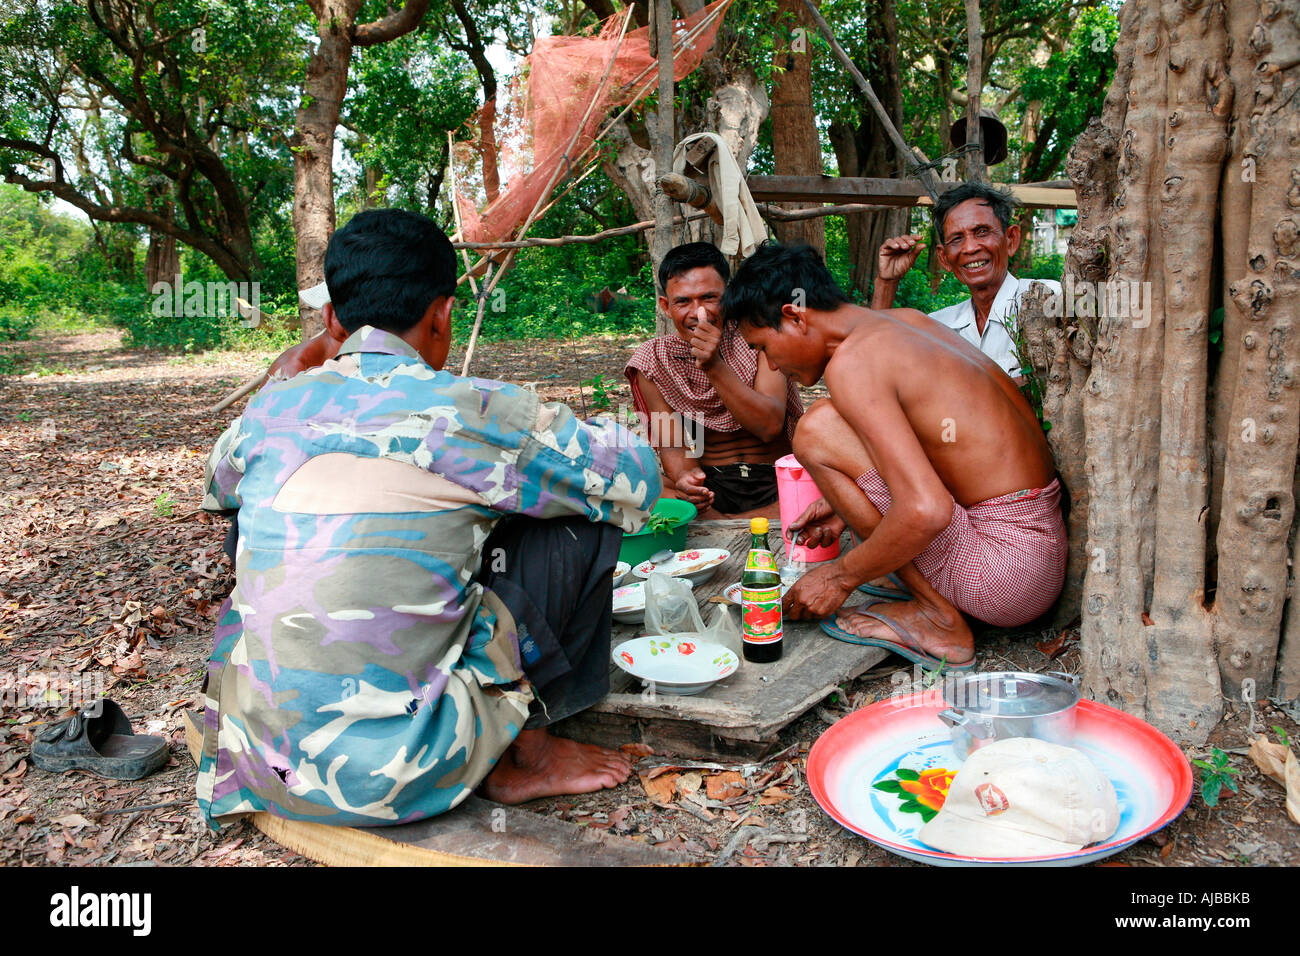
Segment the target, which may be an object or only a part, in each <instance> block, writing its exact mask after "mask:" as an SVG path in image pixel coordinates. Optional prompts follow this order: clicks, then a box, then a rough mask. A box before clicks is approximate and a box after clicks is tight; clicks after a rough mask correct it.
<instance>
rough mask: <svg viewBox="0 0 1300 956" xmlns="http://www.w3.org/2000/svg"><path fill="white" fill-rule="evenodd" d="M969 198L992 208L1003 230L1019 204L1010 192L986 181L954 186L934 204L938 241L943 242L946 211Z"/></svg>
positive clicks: (948, 211) (1007, 225)
mask: <svg viewBox="0 0 1300 956" xmlns="http://www.w3.org/2000/svg"><path fill="white" fill-rule="evenodd" d="M970 199H977V200H979V201H980V202H982V203H984V205H986V206H989V207H990V208H992V210H993V215H994V216H996V217H997V220H998V222H1000V223H1002V231H1003V232H1005V231H1006V230H1007V227H1009V226H1010V225H1011V215H1012V213H1013V212H1014V211H1015V209H1016V207H1017V206H1019V205H1020V202H1019V201H1018V200H1017V199H1016V197H1015V196H1013V195H1011V193H1009V192H1003V191H1002V190H1001V189H994V188H993V187H992V186H990V185H988V184H987V183H977V182H970V183H962V184H961V185H960V186H954V187H953V188H952V189H949V190H948V191H947V192H946V193H944V194H943V195H942V196H940V197H939V201H938V202H936V203H935V204H934V231H935V233H936V234H937V235H938V237H939V241H940V242H943V221H944V220H945V219H947V218H948V213H950V212H952V210H953V209H954V208H956V207H957V206H960V205H961V204H962V203H964V202H966V201H967V200H970Z"/></svg>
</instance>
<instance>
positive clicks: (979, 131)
mask: <svg viewBox="0 0 1300 956" xmlns="http://www.w3.org/2000/svg"><path fill="white" fill-rule="evenodd" d="M966 47H967V50H968V51H969V52H968V54H967V69H966V145H967V146H970V145H974V147H975V148H974V149H973V150H971V151H970V152H968V153H967V154H966V178H967V179H969V180H971V181H972V182H981V183H986V182H988V180H989V171H988V167H987V166H985V165H984V130H983V128H982V127H981V126H980V94H981V93H982V92H983V90H984V76H983V73H984V31H983V30H982V29H981V27H980V0H966ZM1030 238H1031V239H1032V236H1031V237H1030Z"/></svg>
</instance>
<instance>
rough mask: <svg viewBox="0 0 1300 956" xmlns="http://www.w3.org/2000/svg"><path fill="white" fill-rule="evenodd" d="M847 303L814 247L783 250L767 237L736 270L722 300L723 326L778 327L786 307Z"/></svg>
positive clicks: (827, 308) (826, 306) (828, 307)
mask: <svg viewBox="0 0 1300 956" xmlns="http://www.w3.org/2000/svg"><path fill="white" fill-rule="evenodd" d="M849 301H850V300H849V297H848V296H847V295H845V294H844V291H843V290H842V289H840V287H839V286H838V285H836V284H835V280H834V279H832V278H831V274H830V270H828V269H827V268H826V263H824V262H822V257H821V256H819V255H818V254H817V251H816V250H815V249H813V248H812V246H808V245H803V244H799V245H790V246H783V245H781V244H780V243H779V242H774V241H772V240H770V239H769V240H768V241H767V242H765V243H763V244H762V245H761V246H759V247H758V248H757V249H756V250H755V251H754V254H753V255H752V256H750V257H749V258H748V259H746V260H745V261H744V262H742V263H741V264H740V268H739V269H737V270H736V277H735V278H734V279H732V280H731V285H729V286H727V291H726V292H725V293H723V296H722V315H723V321H724V322H748V323H750V324H751V325H757V326H767V327H769V328H773V329H775V328H780V326H781V307H782V306H783V305H787V304H789V303H795V304H799V305H803V306H804V307H806V308H809V309H819V310H822V311H827V312H829V311H832V310H834V309H836V308H838V307H839V306H840V305H843V304H844V303H846V302H849Z"/></svg>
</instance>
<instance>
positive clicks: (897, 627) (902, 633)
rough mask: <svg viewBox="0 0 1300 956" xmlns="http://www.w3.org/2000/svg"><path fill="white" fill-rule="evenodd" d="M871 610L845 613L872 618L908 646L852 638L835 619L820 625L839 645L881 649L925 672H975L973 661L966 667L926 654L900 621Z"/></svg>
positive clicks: (829, 618) (856, 636) (828, 619)
mask: <svg viewBox="0 0 1300 956" xmlns="http://www.w3.org/2000/svg"><path fill="white" fill-rule="evenodd" d="M869 607H870V606H869V605H864V606H861V607H854V608H846V610H848V611H852V612H856V613H858V614H865V615H866V616H867V617H873V618H875V619H876V620H877V621H880V623H882V624H886V625H888V626H889V627H890V628H892V629H893V630H894V632H895V633H896V634H897V635H898V636H899V637H901V638H902V639H903V641H905V642H906V643H902V642H899V641H891V640H889V639H887V638H884V637H861V636H859V635H857V634H852V633H850V632H848V631H846V630H844V629H843V628H842V627H840V626H839V625H838V624H836V623H835V618H833V617H828V618H827V619H826V620H824V621H822V622H821V626H822V630H823V631H825V632H826V633H827V634H829V635H830V636H831V637H833V638H835V639H836V640H837V641H844V642H846V643H849V644H860V645H862V646H863V647H879V648H881V649H883V650H886V651H892V652H893V653H895V654H898V655H899V656H900V657H905V658H907V659H908V660H909V661H911V662H912V663H913V664H920V665H921V669H922V670H927V671H935V670H939V668H941V667H942V668H943V669H944V670H948V671H969V670H973V669H974V668H975V660H974V658H972V659H971V660H969V661H967V662H966V663H965V664H954V663H953V662H952V661H949V660H940V659H939V658H937V657H935V656H934V655H932V654H927V653H926V652H925V651H923V650H921V648H920V647H919V646H918V644H917V641H916V638H915V637H913V636H912V633H911V632H910V631H909V630H908V629H907V628H905V627H904V626H903V625H902V624H900V623H899V622H898V621H895V620H893V619H892V618H889V617H886V616H885V615H884V614H882V613H880V612H879V611H872V610H870V609H869Z"/></svg>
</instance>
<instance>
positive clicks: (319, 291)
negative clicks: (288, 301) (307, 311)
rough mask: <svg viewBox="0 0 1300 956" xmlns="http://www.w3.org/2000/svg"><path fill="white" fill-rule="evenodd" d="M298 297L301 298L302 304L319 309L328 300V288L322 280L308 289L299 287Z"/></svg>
mask: <svg viewBox="0 0 1300 956" xmlns="http://www.w3.org/2000/svg"><path fill="white" fill-rule="evenodd" d="M298 298H299V299H301V300H302V303H303V305H306V306H309V307H310V308H313V309H320V308H323V307H324V305H325V303H326V302H328V301H330V288H329V286H328V285H326V284H325V283H324V282H318V283H316V284H315V285H314V286H312V287H311V288H310V289H300V290H299V291H298Z"/></svg>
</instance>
